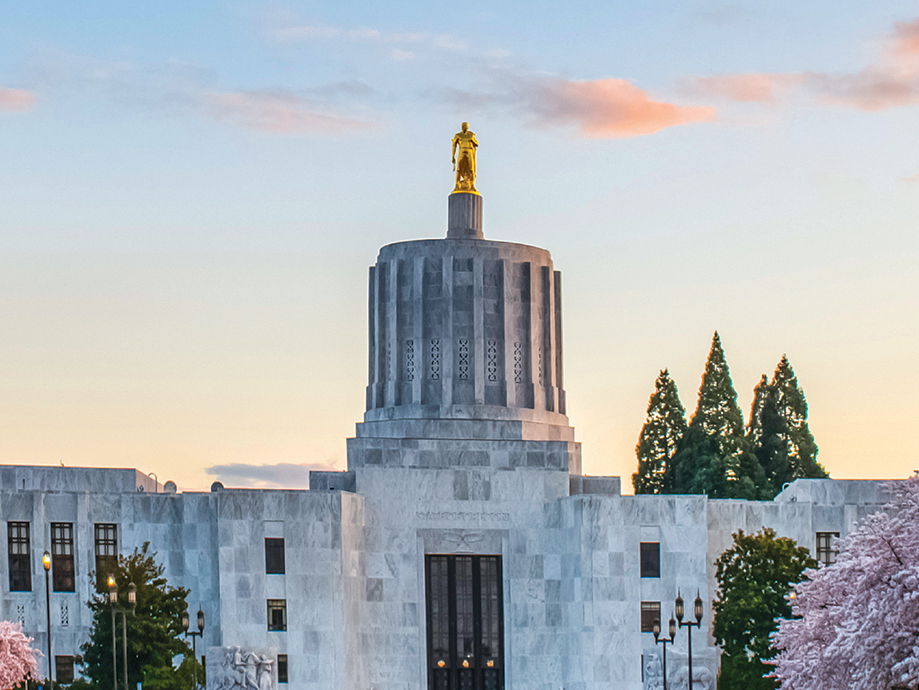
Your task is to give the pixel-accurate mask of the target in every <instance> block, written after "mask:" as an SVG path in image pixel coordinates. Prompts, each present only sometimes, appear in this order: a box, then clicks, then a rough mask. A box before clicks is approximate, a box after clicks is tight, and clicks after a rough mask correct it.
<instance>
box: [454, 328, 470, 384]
mask: <svg viewBox="0 0 919 690" xmlns="http://www.w3.org/2000/svg"><path fill="white" fill-rule="evenodd" d="M456 351H457V369H458V374H457V375H458V376H459V378H461V379H463V380H465V379H468V378H469V339H468V338H460V339H459V341H458V343H457V350H456Z"/></svg>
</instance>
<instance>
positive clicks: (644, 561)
mask: <svg viewBox="0 0 919 690" xmlns="http://www.w3.org/2000/svg"><path fill="white" fill-rule="evenodd" d="M640 546H641V576H642V577H660V576H661V545H660V543H658V542H656V541H643V542H642V543H641V545H640Z"/></svg>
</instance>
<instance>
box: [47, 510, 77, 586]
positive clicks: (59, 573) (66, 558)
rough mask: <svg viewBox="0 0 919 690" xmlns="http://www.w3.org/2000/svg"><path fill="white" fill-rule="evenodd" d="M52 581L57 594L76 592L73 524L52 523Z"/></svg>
mask: <svg viewBox="0 0 919 690" xmlns="http://www.w3.org/2000/svg"><path fill="white" fill-rule="evenodd" d="M51 579H52V581H53V586H54V591H55V592H75V591H76V582H75V577H74V570H73V523H71V522H52V523H51Z"/></svg>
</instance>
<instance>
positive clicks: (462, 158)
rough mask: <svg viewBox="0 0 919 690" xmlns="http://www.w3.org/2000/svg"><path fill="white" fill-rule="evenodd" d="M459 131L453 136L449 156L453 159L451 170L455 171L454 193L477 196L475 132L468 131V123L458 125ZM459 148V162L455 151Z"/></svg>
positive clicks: (476, 143) (476, 144) (476, 142)
mask: <svg viewBox="0 0 919 690" xmlns="http://www.w3.org/2000/svg"><path fill="white" fill-rule="evenodd" d="M460 127H461V130H460V131H459V132H457V133H456V134H454V135H453V144H452V145H451V146H450V154H451V156H452V157H453V169H454V170H455V171H456V186H455V187H454V188H453V191H454V192H471V193H472V194H478V192H477V191H476V188H475V150H476V148H477V147H478V145H479V142H478V141H477V140H476V138H475V132H471V131H469V123H468V122H464V123H463V124H462V125H460ZM457 148H459V162H457V160H456V150H457Z"/></svg>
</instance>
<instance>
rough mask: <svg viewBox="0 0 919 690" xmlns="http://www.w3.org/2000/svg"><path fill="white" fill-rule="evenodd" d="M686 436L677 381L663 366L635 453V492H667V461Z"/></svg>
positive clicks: (670, 476)
mask: <svg viewBox="0 0 919 690" xmlns="http://www.w3.org/2000/svg"><path fill="white" fill-rule="evenodd" d="M685 435H686V411H685V410H684V409H683V403H681V402H680V395H679V393H678V391H677V387H676V383H674V381H673V379H672V378H670V372H668V371H667V370H666V369H664V370H663V371H661V372H660V374H658V377H657V380H656V381H655V382H654V393H652V394H651V400H650V401H649V402H648V416H647V418H646V420H645V425H644V426H643V427H642V428H641V435H640V436H639V437H638V445H637V446H636V447H635V454H636V455H637V456H638V471H637V472H636V473H635V474H633V475H632V486H634V487H635V493H636V494H661V493H668V492H669V488H670V487H669V484H670V480H671V479H672V473H671V471H670V461H671V459H672V458H673V456H674V454H675V453H676V451H677V448H678V447H679V445H680V442H681V441H682V440H683V437H684V436H685Z"/></svg>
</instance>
